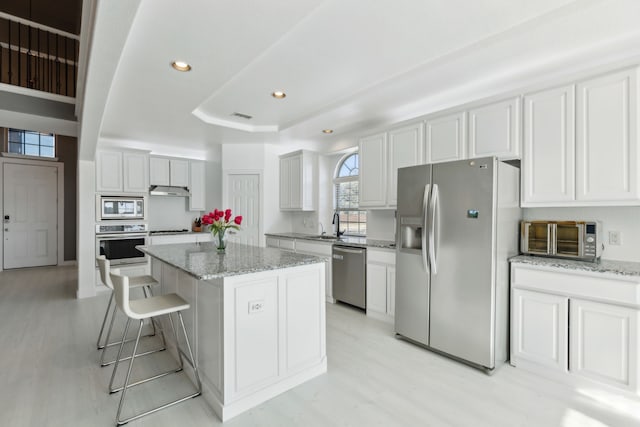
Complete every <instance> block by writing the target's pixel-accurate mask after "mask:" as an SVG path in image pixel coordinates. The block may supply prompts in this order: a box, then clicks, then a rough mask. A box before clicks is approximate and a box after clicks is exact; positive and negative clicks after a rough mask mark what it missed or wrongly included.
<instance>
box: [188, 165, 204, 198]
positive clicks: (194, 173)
mask: <svg viewBox="0 0 640 427" xmlns="http://www.w3.org/2000/svg"><path fill="white" fill-rule="evenodd" d="M189 163H190V164H189V191H190V192H191V197H189V210H191V211H204V210H206V197H205V196H206V194H205V167H204V166H205V164H204V162H199V161H195V160H192V161H190V162H189Z"/></svg>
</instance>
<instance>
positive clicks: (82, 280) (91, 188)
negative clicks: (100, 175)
mask: <svg viewBox="0 0 640 427" xmlns="http://www.w3.org/2000/svg"><path fill="white" fill-rule="evenodd" d="M95 190H96V167H95V162H93V161H88V160H79V161H78V194H77V209H78V215H77V218H78V233H77V239H78V242H77V248H78V249H77V251H78V252H77V260H78V290H77V294H76V296H77V297H78V298H87V297H92V296H94V295H95V294H96V285H95V283H96V277H95V274H96V264H95V253H96V248H95V244H96V243H95V242H96V238H95V237H96V236H95V223H96V219H95V218H96V202H95V200H96V199H95Z"/></svg>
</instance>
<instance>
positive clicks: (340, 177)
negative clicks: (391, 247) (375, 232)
mask: <svg viewBox="0 0 640 427" xmlns="http://www.w3.org/2000/svg"><path fill="white" fill-rule="evenodd" d="M359 173H360V166H359V157H358V153H357V152H355V153H351V154H347V155H346V156H344V157H343V158H342V159H341V160H340V162H338V167H336V175H335V178H334V179H333V183H334V185H335V207H336V211H337V212H338V215H339V216H340V231H343V230H344V231H345V234H347V235H351V236H364V235H366V234H367V212H366V211H364V210H360V208H359V207H360V206H359V191H358V175H359Z"/></svg>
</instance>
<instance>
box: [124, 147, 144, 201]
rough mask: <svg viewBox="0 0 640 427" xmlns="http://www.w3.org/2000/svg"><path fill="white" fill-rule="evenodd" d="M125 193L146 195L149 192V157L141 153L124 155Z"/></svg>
mask: <svg viewBox="0 0 640 427" xmlns="http://www.w3.org/2000/svg"><path fill="white" fill-rule="evenodd" d="M123 165H124V175H123V181H124V184H123V185H124V188H123V190H124V192H125V193H127V192H128V193H146V192H147V191H149V166H148V156H147V155H146V154H139V153H123Z"/></svg>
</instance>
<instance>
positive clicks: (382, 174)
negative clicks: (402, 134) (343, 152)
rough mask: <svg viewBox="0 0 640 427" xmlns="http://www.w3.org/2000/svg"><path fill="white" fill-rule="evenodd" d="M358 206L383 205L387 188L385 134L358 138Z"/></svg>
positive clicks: (384, 204)
mask: <svg viewBox="0 0 640 427" xmlns="http://www.w3.org/2000/svg"><path fill="white" fill-rule="evenodd" d="M359 150H360V151H359V157H360V177H359V191H360V206H362V207H367V206H368V207H384V206H386V204H387V201H386V189H387V134H386V133H381V134H377V135H372V136H369V137H367V138H362V139H361V140H360V148H359Z"/></svg>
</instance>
